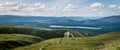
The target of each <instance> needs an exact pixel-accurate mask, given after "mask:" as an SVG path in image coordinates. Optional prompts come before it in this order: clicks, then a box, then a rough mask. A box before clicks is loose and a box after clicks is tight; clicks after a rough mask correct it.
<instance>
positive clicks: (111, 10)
mask: <svg viewBox="0 0 120 50" xmlns="http://www.w3.org/2000/svg"><path fill="white" fill-rule="evenodd" d="M0 15H28V16H31V15H32V16H85V17H97V16H111V15H120V0H0Z"/></svg>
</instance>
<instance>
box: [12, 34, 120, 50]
mask: <svg viewBox="0 0 120 50" xmlns="http://www.w3.org/2000/svg"><path fill="white" fill-rule="evenodd" d="M40 49H41V50H119V49H120V32H112V33H108V34H103V35H98V36H93V37H81V38H57V39H49V40H45V41H42V42H39V43H37V44H33V45H30V46H26V47H18V48H15V49H14V50H40Z"/></svg>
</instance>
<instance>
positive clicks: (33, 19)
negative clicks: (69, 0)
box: [0, 15, 120, 32]
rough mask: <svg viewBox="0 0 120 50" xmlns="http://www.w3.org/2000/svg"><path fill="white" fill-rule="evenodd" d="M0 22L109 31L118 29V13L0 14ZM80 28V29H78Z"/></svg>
mask: <svg viewBox="0 0 120 50" xmlns="http://www.w3.org/2000/svg"><path fill="white" fill-rule="evenodd" d="M0 24H12V25H13V24H14V25H22V26H40V27H47V28H50V26H51V25H58V26H82V27H98V28H102V29H101V30H103V29H104V30H106V31H109V32H114V31H120V15H116V16H108V17H103V18H99V19H91V18H84V17H74V16H73V17H47V16H46V17H44V16H15V15H0ZM79 30H81V29H79Z"/></svg>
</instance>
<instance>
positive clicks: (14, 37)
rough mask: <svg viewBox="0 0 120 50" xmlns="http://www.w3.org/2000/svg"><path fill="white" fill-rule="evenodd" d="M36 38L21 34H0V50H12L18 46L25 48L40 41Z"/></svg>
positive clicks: (40, 39)
mask: <svg viewBox="0 0 120 50" xmlns="http://www.w3.org/2000/svg"><path fill="white" fill-rule="evenodd" d="M42 40H43V39H42V38H40V37H36V36H30V35H21V34H0V50H7V49H12V48H15V47H19V46H26V45H30V44H34V43H37V42H40V41H42Z"/></svg>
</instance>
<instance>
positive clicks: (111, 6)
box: [109, 4, 118, 8]
mask: <svg viewBox="0 0 120 50" xmlns="http://www.w3.org/2000/svg"><path fill="white" fill-rule="evenodd" d="M117 7H118V6H117V5H114V4H112V5H109V8H117Z"/></svg>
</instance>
